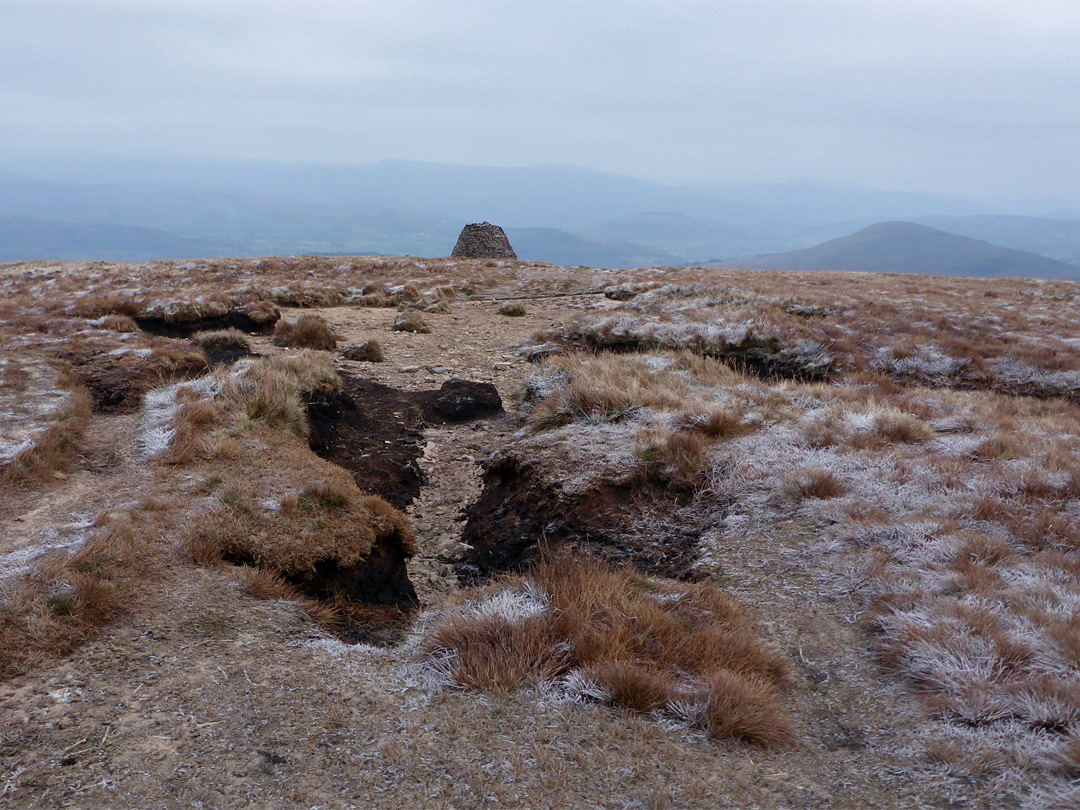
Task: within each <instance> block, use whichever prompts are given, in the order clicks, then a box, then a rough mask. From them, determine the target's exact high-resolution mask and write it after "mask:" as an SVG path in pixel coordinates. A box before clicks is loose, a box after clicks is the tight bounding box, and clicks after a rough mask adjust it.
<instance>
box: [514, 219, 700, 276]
mask: <svg viewBox="0 0 1080 810" xmlns="http://www.w3.org/2000/svg"><path fill="white" fill-rule="evenodd" d="M506 235H507V237H509V239H510V244H511V245H513V247H514V252H515V253H517V255H518V258H519V259H522V260H525V261H534V262H549V263H551V264H560V265H564V266H565V265H579V264H580V265H583V266H585V267H603V268H622V267H659V266H662V265H668V266H670V265H678V264H683V263H684V259H682V258H681V257H679V256H675V255H672V254H670V253H665V252H663V251H659V250H655V249H652V248H648V247H645V246H643V245H638V244H634V243H632V242H620V241H613V240H608V239H600V238H598V237H589V236H575V235H573V234H569V233H566V232H565V231H560V230H558V229H556V228H507V229H506Z"/></svg>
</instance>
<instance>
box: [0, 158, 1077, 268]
mask: <svg viewBox="0 0 1080 810" xmlns="http://www.w3.org/2000/svg"><path fill="white" fill-rule="evenodd" d="M35 175H40V176H35ZM0 218H7V219H8V220H14V219H19V218H24V219H33V220H39V221H41V222H46V221H47V222H51V223H53V225H52V226H50V227H52V229H53V237H52V238H46V235H45V231H44V230H42V228H44V226H43V225H40V224H39V226H38V230H37V233H36V235H32V234H31V233H30V231H29V230H28V229H27V227H26V226H25V225H20V226H18V227H16V226H15V225H14V224H13V222H12V221H9V222H8V223H7V225H5V226H4V228H6V230H4V229H3V228H0V261H3V260H10V259H13V258H16V257H23V256H25V255H27V253H28V252H35V251H41V253H40V254H39V255H40V258H57V257H60V256H63V257H67V258H72V257H78V258H85V259H93V258H102V257H103V256H105V255H106V254H104V253H100V251H102V250H106V251H112V252H111V253H109V254H108V255H119V254H121V253H123V251H124V250H125V249H126V248H125V246H124V244H122V242H123V239H124V233H123V232H122V231H119V230H114V231H112V232H111V236H110V239H111V240H112V241H111V242H108V243H106V242H101V241H99V239H98V237H101V238H104V235H105V233H106V232H104V231H99V232H98V234H97V237H94V238H91V235H90V233H89V232H88V231H84V232H82V233H81V234H77V233H76V230H74V229H72V228H66V227H62V226H61V224H62V223H68V224H70V225H81V226H115V227H120V228H122V227H128V228H148V229H152V230H156V231H160V232H161V233H159V234H158V235H157V237H156V244H157V245H158V246H159V247H160V250H161V251H163V252H164V254H165V255H162V256H160V258H169V257H172V256H174V255H183V256H187V255H190V254H189V251H190V248H191V246H192V245H197V244H201V245H204V246H205V248H206V250H208V251H212V253H213V255H235V256H255V255H275V254H286V255H288V254H296V253H317V254H335V255H347V254H389V255H405V254H409V255H414V256H422V257H436V256H446V255H448V254H449V252H450V250H451V248H452V247H453V244H454V242H455V240H456V239H457V234H458V233H459V232H460V230H461V227H462V226H463V225H464V224H466V223H468V222H478V221H484V220H486V221H489V222H494V223H496V224H498V225H501V226H502V227H503V228H504V229H506V230H507V231H508V232H510V231H514V232H517V236H516V237H512V238H513V239H514V240H515V246H517V243H521V244H522V245H523V247H524V252H520V251H519V255H522V256H524V257H526V258H529V259H533V260H536V261H548V262H552V263H559V264H579V265H590V266H594V267H628V266H644V265H657V264H663V265H683V264H701V263H706V262H710V263H712V262H716V263H720V262H723V261H728V260H739V261H746V260H748V259H749V258H750V257H756V256H761V255H765V254H777V253H785V252H792V251H797V250H802V249H804V248H806V247H807V246H812V245H818V244H821V243H824V242H827V241H829V240H832V239H836V238H841V237H846V236H848V235H850V234H851V233H852V232H853V231H856V230H858V229H860V228H864V227H867V226H870V225H873V224H875V223H877V222H881V221H895V220H905V221H916V220H917V221H919V222H922V223H924V224H928V225H931V226H934V227H940V228H942V229H944V230H946V231H948V230H950V227H946V226H945V225H944V224H935V223H955V228H956V229H957V231H958V232H961V233H963V234H964V235H968V236H972V237H974V238H980V239H985V240H986V241H988V242H992V243H996V244H1001V245H1002V246H1004V247H1013V248H1016V249H1019V250H1028V251H1031V252H1033V253H1042V254H1044V255H1049V256H1050V257H1051V258H1055V259H1058V260H1059V261H1060V260H1075V261H1080V220H1077V222H1075V223H1071V224H1069V223H1067V222H1065V223H1064V224H1063V220H1052V219H1049V218H1039V217H1028V218H1024V217H1000V216H997V215H993V214H991V213H990V212H988V211H986V210H985V209H982V208H980V206H979V205H977V204H973V203H970V202H968V201H965V200H959V199H955V198H951V197H947V196H943V195H935V194H916V193H911V192H892V191H882V190H877V189H870V188H861V187H857V186H842V185H836V184H830V183H825V182H820V181H815V180H796V181H790V182H784V183H758V184H744V185H737V186H736V185H718V186H711V187H690V186H678V185H665V184H663V183H656V182H651V181H647V180H640V179H637V178H633V177H626V176H622V175H617V174H611V173H607V172H598V171H592V170H587V169H582V168H576V167H572V166H558V165H547V166H532V167H522V168H508V167H484V166H462V165H451V164H438V163H423V162H417V161H405V160H384V161H380V162H376V163H370V164H366V165H355V166H335V165H329V164H314V163H275V162H270V161H254V160H234V159H224V158H205V157H185V156H175V155H174V156H169V155H164V156H160V155H159V156H154V155H96V156H95V155H89V156H88V155H86V154H81V155H80V154H71V153H67V154H59V155H57V154H53V153H49V154H44V153H43V154H42V155H38V156H37V157H33V156H31V157H26V156H23V157H17V156H13V155H11V154H10V153H4V152H3V151H0ZM166 235H168V236H169V237H170V238H171V241H170V238H166ZM128 236H130V237H131V238H132V239H133V240H134V242H133V245H132V247H138V250H136V251H135V252H136V253H138V254H139V255H144V253H143V252H141V251H143V250H144V248H146V247H147V245H149V244H151V243H150V242H147V238H148V237H147V235H146V234H141V235H140V234H138V233H136V232H132V233H130V234H128ZM998 236H1000V239H999V238H998ZM140 240H141V241H140ZM133 255H134V254H133ZM208 255H209V254H208ZM1058 270H1060V268H1058ZM935 272H950V271H949V270H948V269H947V268H945V267H941V268H937V269H936V270H935Z"/></svg>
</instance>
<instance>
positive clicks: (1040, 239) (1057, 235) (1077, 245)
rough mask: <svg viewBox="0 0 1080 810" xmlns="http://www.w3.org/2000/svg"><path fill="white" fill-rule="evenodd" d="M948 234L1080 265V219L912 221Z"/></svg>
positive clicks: (988, 216) (982, 217)
mask: <svg viewBox="0 0 1080 810" xmlns="http://www.w3.org/2000/svg"><path fill="white" fill-rule="evenodd" d="M913 221H914V222H918V223H920V224H922V225H929V226H930V227H932V228H939V229H941V230H943V231H948V232H949V233H956V234H960V235H961V236H970V237H971V238H973V239H985V240H986V241H987V242H991V243H993V244H995V245H1001V246H1002V247H1009V248H1014V249H1015V250H1028V251H1031V252H1032V253H1039V254H1041V255H1043V256H1048V257H1050V258H1051V259H1057V260H1058V261H1059V262H1067V263H1068V264H1077V265H1080V216H1076V215H1074V216H1072V217H1021V216H1006V215H992V214H983V215H979V216H971V217H955V216H936V217H918V218H916V219H914V220H913Z"/></svg>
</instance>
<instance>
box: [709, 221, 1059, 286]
mask: <svg viewBox="0 0 1080 810" xmlns="http://www.w3.org/2000/svg"><path fill="white" fill-rule="evenodd" d="M716 266H719V267H730V268H741V269H747V270H843V271H869V272H887V273H929V274H933V275H949V276H981V277H999V276H1007V277H1024V278H1052V279H1080V267H1077V266H1076V265H1071V264H1066V263H1065V262H1059V261H1056V260H1055V259H1049V258H1047V257H1045V256H1040V255H1037V254H1035V253H1028V252H1026V251H1021V250H1013V249H1011V248H1004V247H1000V246H998V245H992V244H990V243H989V242H984V241H982V240H979V239H971V238H970V237H966V236H957V235H956V234H951V233H945V232H944V231H939V230H937V229H936V228H931V227H929V226H928V225H918V224H916V223H913V222H880V223H877V224H876V225H871V226H870V227H867V228H863V229H862V230H860V231H858V232H856V233H853V234H851V235H850V236H844V237H841V238H839V239H831V240H829V241H828V242H824V243H822V244H820V245H814V246H813V247H809V248H805V249H803V250H795V251H789V252H787V253H775V254H772V255H767V256H758V257H755V258H752V259H737V260H735V261H729V262H722V263H719V264H717V265H716Z"/></svg>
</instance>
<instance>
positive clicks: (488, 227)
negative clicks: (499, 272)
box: [450, 222, 517, 259]
mask: <svg viewBox="0 0 1080 810" xmlns="http://www.w3.org/2000/svg"><path fill="white" fill-rule="evenodd" d="M450 255H451V256H453V257H454V258H458V259H517V254H516V253H514V249H513V248H512V247H510V240H509V239H507V238H506V234H505V233H504V232H503V229H502V228H500V227H499V226H498V225H492V224H491V223H490V222H473V223H471V224H469V225H466V226H465V227H464V228H462V229H461V236H459V237H458V240H457V244H456V245H454V252H453V253H451V254H450Z"/></svg>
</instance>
